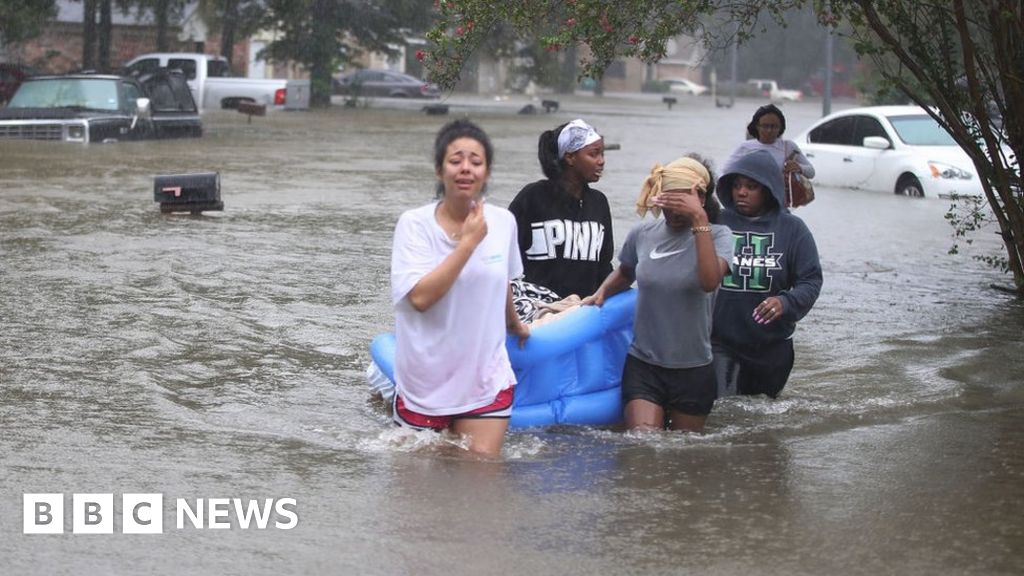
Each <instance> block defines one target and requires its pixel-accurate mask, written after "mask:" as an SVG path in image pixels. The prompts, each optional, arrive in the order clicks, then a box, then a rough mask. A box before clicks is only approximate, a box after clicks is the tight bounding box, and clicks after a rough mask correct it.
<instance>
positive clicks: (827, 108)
mask: <svg viewBox="0 0 1024 576" xmlns="http://www.w3.org/2000/svg"><path fill="white" fill-rule="evenodd" d="M825 10H827V12H828V14H830V15H831V13H832V3H831V2H826V3H825ZM831 113H832V26H830V25H826V26H825V94H824V98H822V99H821V115H822V116H828V115H829V114H831Z"/></svg>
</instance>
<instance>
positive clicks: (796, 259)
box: [711, 150, 822, 353]
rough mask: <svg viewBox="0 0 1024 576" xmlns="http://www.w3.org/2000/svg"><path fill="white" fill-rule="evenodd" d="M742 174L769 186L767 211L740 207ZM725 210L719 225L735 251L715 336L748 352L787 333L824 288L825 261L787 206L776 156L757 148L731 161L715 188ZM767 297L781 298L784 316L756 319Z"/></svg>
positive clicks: (717, 314)
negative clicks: (736, 193) (736, 195)
mask: <svg viewBox="0 0 1024 576" xmlns="http://www.w3.org/2000/svg"><path fill="white" fill-rule="evenodd" d="M739 175H743V176H746V177H747V178H751V179H753V180H756V181H758V182H760V183H761V184H762V185H763V186H765V187H767V188H768V189H769V190H770V191H771V194H770V197H769V198H767V199H766V201H765V211H764V213H762V214H761V215H760V216H754V217H748V216H744V215H742V214H740V213H739V212H737V211H736V206H735V204H734V202H733V198H732V184H733V180H735V178H736V177H737V176H739ZM716 191H717V194H718V199H719V201H720V202H721V203H722V206H723V208H724V210H722V214H721V216H720V218H719V223H720V224H725V225H726V226H728V227H729V228H730V229H732V234H733V240H734V242H735V244H734V246H735V251H734V255H733V263H732V272H731V273H730V274H729V275H727V276H726V277H725V278H724V279H723V280H722V287H721V289H720V290H719V291H718V298H717V300H716V301H715V314H714V325H713V330H712V335H711V339H712V342H714V343H716V344H721V345H724V346H726V347H727V348H731V349H734V350H739V351H746V352H748V353H756V350H757V349H759V348H761V347H762V346H765V345H769V344H772V343H774V342H778V341H780V340H783V339H786V338H789V337H790V336H792V335H793V331H794V330H795V329H796V323H797V321H798V320H800V319H801V318H803V317H804V316H805V315H806V314H807V312H809V311H810V309H811V307H812V306H814V302H815V301H816V300H817V299H818V294H819V293H820V292H821V283H822V275H821V263H820V262H819V260H818V247H817V246H816V245H815V243H814V237H813V236H811V231H810V230H808V228H807V225H806V224H804V222H803V220H801V219H800V218H798V217H796V216H794V215H792V214H790V213H789V210H788V209H786V208H785V188H784V184H783V180H782V171H781V170H779V165H778V163H777V162H776V161H775V159H774V158H773V157H772V155H771V154H770V153H769V152H767V151H764V150H755V151H753V152H751V153H749V154H745V155H743V156H739V157H737V158H735V159H734V160H733V161H732V162H731V163H729V164H727V165H726V167H725V170H724V175H723V176H722V177H721V178H719V179H718V186H717V187H716ZM769 296H775V297H777V298H779V299H780V300H781V301H782V303H783V307H784V310H783V313H782V316H781V318H779V319H778V320H776V321H774V322H771V323H769V324H758V323H757V322H756V321H755V320H754V318H753V312H754V307H755V306H757V305H758V304H759V303H760V302H762V301H763V300H764V299H765V298H768V297H769Z"/></svg>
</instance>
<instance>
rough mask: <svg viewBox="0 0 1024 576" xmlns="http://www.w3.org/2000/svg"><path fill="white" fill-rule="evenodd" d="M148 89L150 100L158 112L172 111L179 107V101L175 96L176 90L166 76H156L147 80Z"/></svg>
mask: <svg viewBox="0 0 1024 576" xmlns="http://www.w3.org/2000/svg"><path fill="white" fill-rule="evenodd" d="M146 90H147V91H148V92H149V101H150V103H151V105H152V107H153V110H154V111H156V112H172V111H176V110H177V109H178V101H177V100H176V99H175V98H174V91H173V90H171V85H170V84H169V83H168V82H167V77H166V76H155V77H153V78H151V79H149V80H147V81H146Z"/></svg>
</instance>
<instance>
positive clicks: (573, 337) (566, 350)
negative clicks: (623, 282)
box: [370, 290, 636, 428]
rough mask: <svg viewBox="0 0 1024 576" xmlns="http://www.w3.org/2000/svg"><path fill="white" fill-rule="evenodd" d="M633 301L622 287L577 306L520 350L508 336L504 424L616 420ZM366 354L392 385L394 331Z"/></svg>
mask: <svg viewBox="0 0 1024 576" xmlns="http://www.w3.org/2000/svg"><path fill="white" fill-rule="evenodd" d="M635 305H636V291H635V290H627V291H625V292H622V293H619V294H616V295H615V296H613V297H611V298H609V299H608V300H607V301H605V303H604V306H602V307H600V308H598V307H597V306H583V307H581V308H579V309H578V310H576V311H574V312H572V313H570V314H566V315H565V317H564V318H560V319H559V320H557V321H555V322H551V323H549V324H543V325H541V326H537V327H535V328H533V329H532V331H531V334H530V338H529V339H527V341H526V346H525V347H523V348H522V349H520V348H519V346H518V344H517V342H516V340H515V338H513V337H511V336H510V337H509V339H508V341H507V342H506V346H507V347H508V355H509V359H510V360H511V362H512V368H513V370H515V373H516V378H517V380H518V384H517V385H516V395H515V403H514V404H513V405H512V420H511V422H510V423H509V426H510V427H511V428H533V427H538V426H550V425H553V424H577V425H589V426H600V425H609V424H616V423H618V422H621V421H622V397H621V392H620V384H621V380H622V367H623V365H624V364H625V361H626V352H627V351H628V349H629V343H630V342H631V341H632V340H633V309H634V306H635ZM370 354H371V355H372V356H373V361H374V364H375V365H376V368H377V369H378V370H379V371H380V372H381V373H383V374H384V376H386V377H387V379H388V380H389V381H390V382H392V383H393V382H394V379H395V372H394V368H395V366H394V359H395V335H394V334H390V333H389V334H381V335H380V336H377V337H376V338H374V339H373V342H372V343H371V344H370ZM371 368H372V367H371Z"/></svg>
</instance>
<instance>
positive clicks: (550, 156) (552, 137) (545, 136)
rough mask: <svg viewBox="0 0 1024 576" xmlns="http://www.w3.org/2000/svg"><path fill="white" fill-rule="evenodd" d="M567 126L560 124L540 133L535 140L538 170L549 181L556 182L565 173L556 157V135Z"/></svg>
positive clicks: (563, 167) (560, 161)
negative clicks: (538, 162) (538, 163)
mask: <svg viewBox="0 0 1024 576" xmlns="http://www.w3.org/2000/svg"><path fill="white" fill-rule="evenodd" d="M567 124H568V122H566V123H565V124H562V125H561V126H559V127H557V128H555V129H554V130H545V131H544V132H541V134H540V138H539V139H538V140H537V160H539V161H540V169H541V171H542V172H544V176H547V178H548V179H549V180H554V181H558V179H559V178H561V177H562V172H564V171H565V166H564V165H563V164H562V159H561V158H559V157H558V135H559V134H561V133H562V129H563V128H565V126H566V125H567Z"/></svg>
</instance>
